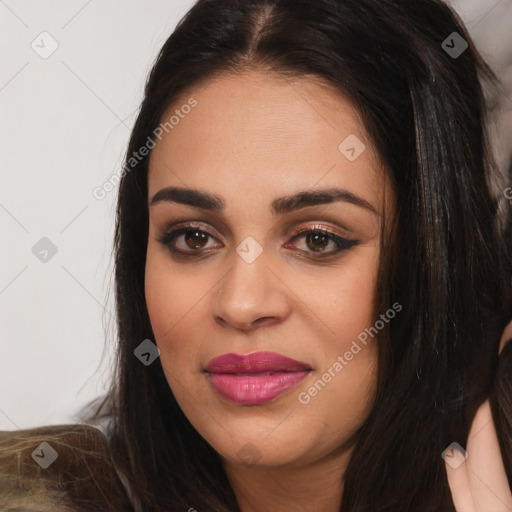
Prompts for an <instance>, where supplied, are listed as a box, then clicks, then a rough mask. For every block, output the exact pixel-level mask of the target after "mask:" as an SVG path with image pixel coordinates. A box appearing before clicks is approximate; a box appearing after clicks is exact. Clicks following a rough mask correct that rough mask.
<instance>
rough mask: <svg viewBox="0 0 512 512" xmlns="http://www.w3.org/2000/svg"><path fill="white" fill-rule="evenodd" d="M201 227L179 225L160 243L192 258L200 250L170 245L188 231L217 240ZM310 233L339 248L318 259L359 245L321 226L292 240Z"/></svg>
mask: <svg viewBox="0 0 512 512" xmlns="http://www.w3.org/2000/svg"><path fill="white" fill-rule="evenodd" d="M201 227H202V226H201V224H199V223H194V222H190V223H186V224H179V225H177V226H175V227H174V228H173V229H170V230H168V231H166V232H164V233H163V234H162V235H161V236H160V237H159V238H158V241H159V242H160V243H161V244H163V245H165V246H166V247H167V248H168V249H169V250H171V251H173V252H174V253H177V254H179V255H183V256H191V255H193V253H194V252H196V253H197V254H199V253H200V250H198V251H191V252H187V251H182V250H181V249H176V248H173V247H172V246H171V245H170V242H171V241H172V240H173V239H174V238H176V236H178V235H181V234H183V233H185V232H187V231H190V230H193V229H196V230H197V231H200V232H202V233H205V234H206V235H207V236H209V237H212V238H216V237H215V236H214V235H212V234H211V233H210V232H209V231H207V230H206V229H201ZM309 233H322V234H325V235H327V236H328V237H329V239H330V240H332V241H333V242H334V243H335V244H336V245H337V246H338V249H337V250H335V251H330V252H328V253H322V252H319V253H317V254H319V256H316V257H317V258H321V257H327V256H333V255H336V254H338V253H339V252H341V251H343V250H344V249H349V248H350V247H353V246H354V245H357V244H358V241H357V240H352V239H349V238H345V237H343V236H340V235H338V234H337V233H336V232H334V231H331V230H330V229H328V228H325V227H319V226H318V227H317V226H313V227H311V226H308V227H304V228H299V229H298V230H297V231H296V232H295V233H294V234H293V236H292V238H291V240H295V239H296V238H299V237H302V236H303V235H305V234H309ZM343 246H345V247H343ZM306 252H309V251H306ZM312 253H313V254H315V253H314V252H312ZM322 254H324V256H322Z"/></svg>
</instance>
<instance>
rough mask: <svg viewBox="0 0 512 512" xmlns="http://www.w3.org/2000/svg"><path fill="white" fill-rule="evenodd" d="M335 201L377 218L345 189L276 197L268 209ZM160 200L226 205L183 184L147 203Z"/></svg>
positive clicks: (206, 206) (203, 206)
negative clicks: (364, 211) (369, 213)
mask: <svg viewBox="0 0 512 512" xmlns="http://www.w3.org/2000/svg"><path fill="white" fill-rule="evenodd" d="M336 201H341V202H345V203H350V204H353V205H355V206H359V207H360V208H364V209H365V210H368V211H370V212H371V213H373V214H374V215H377V216H378V217H380V214H379V212H378V211H377V210H376V209H375V208H374V207H373V206H372V205H371V204H370V203H369V202H368V201H366V200H365V199H363V198H362V197H359V196H357V195H355V194H354V193H352V192H350V191H348V190H346V189H340V188H327V189H319V190H302V191H299V192H296V193H294V194H292V195H289V196H283V197H278V198H277V199H274V200H273V201H272V203H271V211H272V214H273V215H285V214H287V213H290V212H292V211H295V210H298V209H300V208H305V207H307V206H316V205H321V204H328V203H333V202H336ZM160 202H173V203H179V204H184V205H188V206H192V207H196V208H201V209H203V210H210V211H214V212H218V213H220V212H223V211H224V210H225V206H226V203H225V201H224V200H223V199H222V198H221V197H219V196H217V195H214V194H210V193H209V192H204V191H201V190H198V189H194V188H183V187H165V188H163V189H161V190H159V191H158V192H157V193H156V194H155V195H154V196H153V197H152V198H151V200H150V203H149V204H150V206H153V205H155V204H157V203H160Z"/></svg>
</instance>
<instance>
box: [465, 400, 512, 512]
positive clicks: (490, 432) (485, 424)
mask: <svg viewBox="0 0 512 512" xmlns="http://www.w3.org/2000/svg"><path fill="white" fill-rule="evenodd" d="M467 452H468V458H467V461H466V466H467V467H466V471H467V476H468V479H469V485H470V489H471V494H472V497H473V502H474V504H475V511H476V512H480V511H482V512H484V511H487V510H492V511H493V512H509V511H510V510H511V508H512V493H511V492H510V488H509V485H508V481H507V474H506V472H505V467H504V465H503V459H502V457H501V451H500V446H499V443H498V437H497V435H496V429H495V427H494V421H493V419H492V414H491V406H490V404H489V401H488V400H486V401H485V402H484V403H483V404H482V405H481V406H480V407H479V408H478V410H477V413H476V415H475V418H474V420H473V423H472V424H471V428H470V431H469V436H468V443H467Z"/></svg>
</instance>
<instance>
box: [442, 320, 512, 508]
mask: <svg viewBox="0 0 512 512" xmlns="http://www.w3.org/2000/svg"><path fill="white" fill-rule="evenodd" d="M511 337H512V322H511V323H510V324H508V326H507V328H506V329H505V332H504V333H503V336H502V338H501V342H500V349H499V352H500V353H501V351H502V350H503V347H504V346H505V343H506V342H507V341H508V340H510V338H511ZM466 451H467V459H466V460H465V461H464V462H463V463H462V464H461V465H460V466H458V467H457V468H456V469H454V468H453V467H452V466H450V464H449V463H448V462H447V461H449V460H450V459H451V461H453V460H454V459H453V457H459V462H460V460H462V459H463V455H461V454H460V453H454V452H452V453H451V458H450V459H449V458H448V456H447V457H446V458H445V467H446V473H447V476H448V483H449V485H450V490H451V493H452V499H453V503H454V505H455V510H456V512H510V511H512V493H511V491H510V487H509V485H508V481H507V475H506V473H505V467H504V466H503V460H502V458H501V452H500V447H499V444H498V437H497V435H496V429H495V426H494V421H493V419H492V415H491V406H490V404H489V400H486V401H485V402H484V403H483V404H482V405H481V406H480V407H479V408H478V410H477V412H476V415H475V418H474V420H473V423H472V424H471V428H470V430H469V435H468V442H467V447H466ZM454 465H456V464H454Z"/></svg>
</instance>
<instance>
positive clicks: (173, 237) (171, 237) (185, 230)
mask: <svg viewBox="0 0 512 512" xmlns="http://www.w3.org/2000/svg"><path fill="white" fill-rule="evenodd" d="M202 227H203V226H202V225H201V224H198V223H193V222H190V223H188V224H183V225H181V226H180V227H176V229H173V230H170V231H167V232H165V233H164V234H163V235H162V236H160V237H159V238H158V241H159V242H160V243H161V244H163V245H164V246H165V247H167V248H168V249H169V250H170V251H171V252H172V253H173V254H176V255H177V256H191V257H194V256H198V255H199V254H200V253H201V252H203V251H204V249H205V247H206V246H207V245H206V244H207V241H208V238H215V237H214V236H213V235H212V234H210V233H209V232H208V231H206V230H204V229H200V228H202ZM180 239H181V240H180ZM177 240H178V241H180V242H181V243H180V244H177V243H176V241H177ZM178 245H179V246H180V247H178ZM194 252H195V253H196V254H192V253H194ZM207 252H209V251H207Z"/></svg>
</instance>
